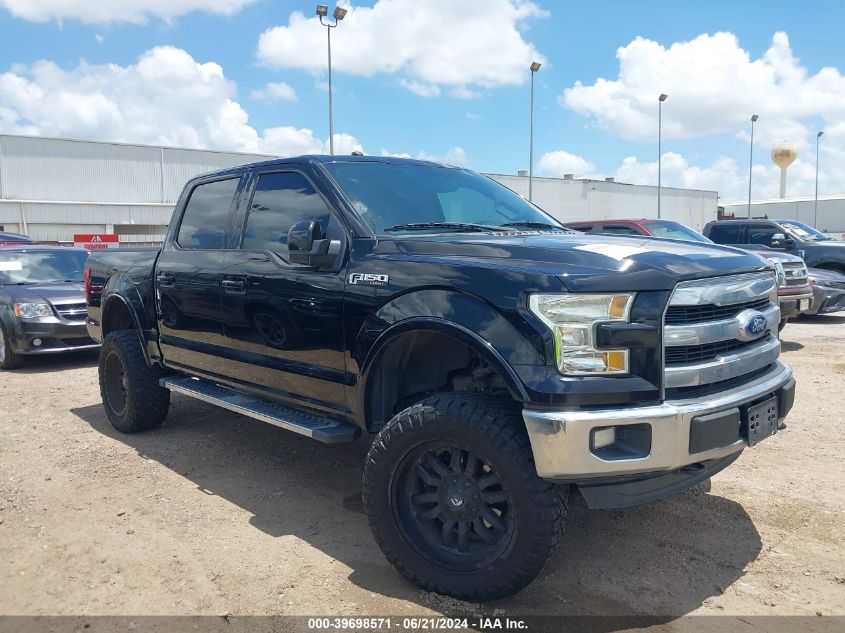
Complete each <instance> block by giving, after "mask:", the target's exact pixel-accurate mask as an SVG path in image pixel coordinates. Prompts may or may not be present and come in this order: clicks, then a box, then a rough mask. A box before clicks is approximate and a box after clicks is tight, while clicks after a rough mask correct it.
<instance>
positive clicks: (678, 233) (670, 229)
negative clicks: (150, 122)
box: [643, 222, 713, 244]
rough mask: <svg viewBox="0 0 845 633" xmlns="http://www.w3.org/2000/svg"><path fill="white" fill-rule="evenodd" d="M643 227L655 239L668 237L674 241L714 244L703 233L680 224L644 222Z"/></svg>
mask: <svg viewBox="0 0 845 633" xmlns="http://www.w3.org/2000/svg"><path fill="white" fill-rule="evenodd" d="M643 226H644V227H646V228H647V229H648V230H649V233H651V234H652V235H653V236H654V237H666V238H669V239H673V240H687V241H691V242H704V243H705V244H712V243H713V242H712V241H710V240H708V239H707V238H706V237H704V236H703V235H702V234H701V233H698V232H696V231H693V230H692V229H691V228H689V227H688V226H684V225H683V224H680V223H678V222H643Z"/></svg>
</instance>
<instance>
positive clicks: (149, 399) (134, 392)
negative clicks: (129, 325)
mask: <svg viewBox="0 0 845 633" xmlns="http://www.w3.org/2000/svg"><path fill="white" fill-rule="evenodd" d="M99 374H100V395H101V397H102V399H103V407H104V408H105V410H106V415H107V416H108V418H109V421H110V422H111V423H112V426H114V428H116V429H117V430H118V431H121V432H123V433H137V432H138V431H146V430H147V429H152V428H155V427H157V426H159V425H160V424H161V423H162V422H164V418H165V416H167V410H168V408H169V407H170V391H169V390H168V389H165V388H164V387H162V386H160V385H159V383H158V381H159V379H160V378H161V377H162V375H163V374H162V372H161V370H160V369H158V368H157V367H151V366H149V365H148V364H147V361H146V359H145V358H144V350H143V348H142V347H141V339H140V337H139V336H138V333H137V332H136V331H134V330H120V331H117V332H112V333H111V334H109V335H108V336H106V338H105V340H104V341H103V346H102V347H101V348H100V366H99Z"/></svg>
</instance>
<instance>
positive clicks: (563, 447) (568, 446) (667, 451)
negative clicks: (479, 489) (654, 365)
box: [523, 361, 792, 481]
mask: <svg viewBox="0 0 845 633" xmlns="http://www.w3.org/2000/svg"><path fill="white" fill-rule="evenodd" d="M791 383H792V370H791V369H790V368H789V367H788V366H787V365H784V364H783V363H781V362H780V361H776V362H775V363H774V364H773V366H772V369H771V370H769V371H767V372H766V373H765V374H763V375H762V376H759V377H757V378H756V379H755V380H753V381H751V382H749V383H746V384H744V385H742V386H740V387H736V388H734V389H730V390H726V391H724V392H720V393H717V394H712V395H709V396H706V397H702V398H700V399H690V400H677V401H666V402H664V403H663V404H660V405H655V406H645V407H631V408H626V409H602V410H590V411H584V410H572V411H568V410H566V411H564V410H555V411H549V410H538V409H524V410H523V418H524V420H525V426H526V428H527V430H528V437H529V439H530V440H531V448H532V450H533V452H534V462H535V465H536V468H537V474H538V475H539V476H540V477H544V478H547V479H557V480H568V481H579V480H590V479H594V478H600V477H616V476H620V475H630V474H638V473H652V472H660V471H672V470H677V469H679V468H683V467H684V466H688V465H690V464H697V463H700V462H705V461H708V460H713V459H719V458H723V457H726V456H727V455H731V454H733V453H737V452H739V451H741V450H742V449H743V448H745V447H746V446H747V442H746V440H745V439H738V440H737V441H735V442H733V443H730V444H727V445H725V446H720V447H717V448H713V449H710V450H706V451H704V452H698V453H690V450H689V449H690V427H691V422H692V420H693V418H696V417H699V416H705V415H708V414H716V413H722V412H726V413H727V412H730V410H732V409H736V408H738V407H739V406H740V405H744V404H749V403H753V402H754V401H755V400H761V399H763V398H764V397H766V396H768V395H770V394H775V393H777V392H778V391H779V390H781V389H783V388H784V387H785V386H787V385H790V384H791ZM785 413H786V412H784V413H783V415H785ZM633 424H638V425H642V424H648V425H650V427H651V448H650V451H649V452H648V454H647V455H646V456H644V457H635V458H623V459H602V458H600V457H599V456H597V455H595V454H594V453H593V452H592V451H591V436H592V431H593V430H594V429H596V428H601V427H609V426H615V427H620V426H625V425H633Z"/></svg>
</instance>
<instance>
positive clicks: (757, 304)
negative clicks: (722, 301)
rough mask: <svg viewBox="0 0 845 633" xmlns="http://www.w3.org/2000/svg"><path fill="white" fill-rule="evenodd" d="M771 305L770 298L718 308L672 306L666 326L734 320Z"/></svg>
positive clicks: (713, 306) (668, 311)
mask: <svg viewBox="0 0 845 633" xmlns="http://www.w3.org/2000/svg"><path fill="white" fill-rule="evenodd" d="M768 305H769V298H768V297H766V298H765V299H756V300H754V301H747V302H745V303H737V304H734V305H728V306H717V305H713V304H712V303H710V304H707V305H700V306H670V307H669V309H668V310H667V311H666V325H684V324H687V323H702V322H704V321H719V320H721V319H732V318H733V317H735V316H736V315H737V314H739V313H740V312H742V311H743V310H748V309H751V310H761V309H763V308H765V307H767V306H768Z"/></svg>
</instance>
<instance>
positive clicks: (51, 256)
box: [0, 250, 88, 284]
mask: <svg viewBox="0 0 845 633" xmlns="http://www.w3.org/2000/svg"><path fill="white" fill-rule="evenodd" d="M87 257H88V253H87V252H84V251H71V250H68V251H61V250H54V251H52V250H51V251H32V252H21V251H12V252H6V253H4V252H2V251H0V283H2V284H42V283H49V282H72V281H82V280H83V276H84V273H85V260H86V259H87Z"/></svg>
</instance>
